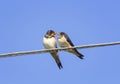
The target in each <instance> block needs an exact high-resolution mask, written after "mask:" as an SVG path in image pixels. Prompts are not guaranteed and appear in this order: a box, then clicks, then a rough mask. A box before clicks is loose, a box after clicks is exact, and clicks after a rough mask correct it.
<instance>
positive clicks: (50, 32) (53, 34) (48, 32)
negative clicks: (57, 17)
mask: <svg viewBox="0 0 120 84" xmlns="http://www.w3.org/2000/svg"><path fill="white" fill-rule="evenodd" d="M55 35H56V32H55V31H53V30H48V31H47V32H46V35H45V37H47V38H52V37H55Z"/></svg>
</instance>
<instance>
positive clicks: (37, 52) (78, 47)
mask: <svg viewBox="0 0 120 84" xmlns="http://www.w3.org/2000/svg"><path fill="white" fill-rule="evenodd" d="M113 45H120V42H109V43H100V44H88V45H82V46H74V47H66V48H53V49H42V50H32V51H22V52H12V53H5V54H0V57H13V56H23V55H29V54H41V53H47V52H50V51H54V50H59V51H63V50H67V49H74V48H76V49H86V48H93V47H104V46H113Z"/></svg>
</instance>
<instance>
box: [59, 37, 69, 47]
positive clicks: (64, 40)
mask: <svg viewBox="0 0 120 84" xmlns="http://www.w3.org/2000/svg"><path fill="white" fill-rule="evenodd" d="M58 43H59V45H60V46H61V47H70V44H69V43H68V42H67V40H66V39H65V37H62V38H60V39H58Z"/></svg>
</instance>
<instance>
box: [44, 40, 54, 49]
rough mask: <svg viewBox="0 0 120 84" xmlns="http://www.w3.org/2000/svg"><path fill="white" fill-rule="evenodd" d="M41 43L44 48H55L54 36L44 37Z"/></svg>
mask: <svg viewBox="0 0 120 84" xmlns="http://www.w3.org/2000/svg"><path fill="white" fill-rule="evenodd" d="M43 44H44V47H45V48H55V45H56V40H55V38H44V39H43Z"/></svg>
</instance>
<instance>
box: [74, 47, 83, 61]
mask: <svg viewBox="0 0 120 84" xmlns="http://www.w3.org/2000/svg"><path fill="white" fill-rule="evenodd" d="M74 54H75V55H77V56H78V57H79V58H80V59H84V58H83V57H84V55H82V54H81V53H79V52H78V51H77V50H76V49H75V52H74Z"/></svg>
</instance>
